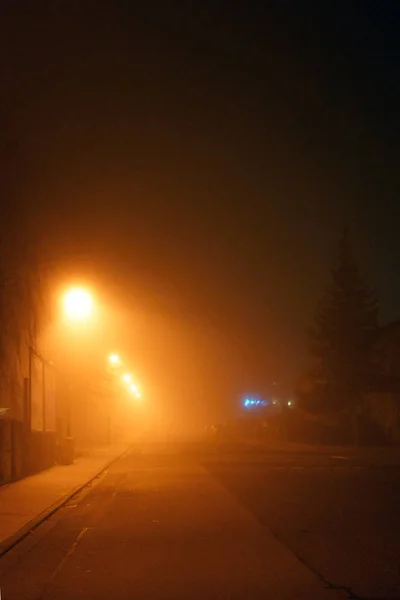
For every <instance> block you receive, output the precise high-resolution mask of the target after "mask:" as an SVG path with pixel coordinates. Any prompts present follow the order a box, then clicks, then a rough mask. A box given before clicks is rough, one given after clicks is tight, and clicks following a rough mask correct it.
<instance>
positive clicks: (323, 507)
mask: <svg viewBox="0 0 400 600" xmlns="http://www.w3.org/2000/svg"><path fill="white" fill-rule="evenodd" d="M399 500H400V468H399V467H397V466H396V465H386V464H369V463H368V461H366V462H364V463H360V461H356V460H354V459H348V458H345V457H341V456H337V457H335V456H331V455H329V454H327V455H321V456H320V455H316V454H310V455H307V454H306V453H301V454H289V453H274V452H270V451H266V450H261V449H260V448H256V447H243V446H236V445H232V444H230V445H228V444H221V445H218V444H207V443H189V442H185V443H184V442H181V443H172V442H169V443H165V442H164V443H161V442H158V443H144V444H140V445H137V446H135V447H133V449H132V451H131V452H130V453H129V454H128V455H127V456H125V457H123V458H122V459H120V460H119V461H117V462H116V463H114V464H113V465H112V466H111V467H110V468H109V470H108V471H107V472H106V473H104V474H103V475H101V476H100V477H99V478H98V479H97V480H96V481H95V482H93V484H92V485H90V486H88V487H87V488H86V489H84V490H83V491H82V492H80V493H79V494H78V495H77V496H75V497H74V498H73V499H72V500H70V501H69V502H68V503H67V504H66V505H65V507H63V508H61V509H60V510H59V511H57V512H56V513H55V514H53V515H52V517H50V518H49V519H48V520H46V521H45V522H43V524H42V525H41V526H40V527H38V528H37V529H36V530H35V531H34V532H32V534H30V535H29V536H28V537H27V538H26V539H25V540H24V541H23V542H21V543H20V544H18V545H17V546H16V547H15V548H14V549H13V550H11V551H10V552H8V553H7V554H6V555H4V556H3V557H2V558H1V559H0V588H1V598H2V600H22V599H24V600H40V599H42V600H50V599H52V600H53V599H54V600H56V599H60V600H67V599H68V600H69V599H72V598H88V599H92V598H97V599H98V598H100V599H103V598H118V599H125V598H126V599H128V598H144V599H154V600H155V599H157V600H161V599H171V600H173V599H174V600H180V599H183V598H187V599H190V598H194V599H197V598H204V597H207V596H208V597H209V598H222V599H225V598H226V599H228V598H229V599H235V600H236V599H237V600H239V599H256V600H258V599H261V598H263V599H265V598H271V599H272V598H277V599H278V598H279V599H280V600H281V599H283V600H286V599H288V600H289V599H290V600H295V599H299V600H300V599H303V598H304V600H313V599H314V598H315V599H316V600H325V599H326V600H328V599H331V600H336V599H337V598H349V597H353V598H357V597H358V598H375V599H376V598H380V599H383V598H385V599H388V598H400V575H399V557H400V522H399V519H398V508H399Z"/></svg>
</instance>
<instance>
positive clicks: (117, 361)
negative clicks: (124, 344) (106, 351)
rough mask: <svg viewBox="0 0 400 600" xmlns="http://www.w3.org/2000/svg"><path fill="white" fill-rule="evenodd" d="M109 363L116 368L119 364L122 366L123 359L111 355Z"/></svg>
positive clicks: (116, 355)
mask: <svg viewBox="0 0 400 600" xmlns="http://www.w3.org/2000/svg"><path fill="white" fill-rule="evenodd" d="M108 362H109V363H110V364H111V365H112V366H113V367H116V366H118V365H119V364H121V359H120V357H119V356H118V354H110V356H109V357H108Z"/></svg>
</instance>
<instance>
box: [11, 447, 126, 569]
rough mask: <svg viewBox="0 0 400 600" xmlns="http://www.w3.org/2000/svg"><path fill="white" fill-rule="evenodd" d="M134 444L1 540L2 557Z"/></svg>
mask: <svg viewBox="0 0 400 600" xmlns="http://www.w3.org/2000/svg"><path fill="white" fill-rule="evenodd" d="M132 447H133V444H131V445H130V446H129V447H128V448H127V449H126V450H124V451H123V452H122V453H121V454H118V456H115V457H114V458H112V459H111V460H110V461H109V462H108V463H106V464H105V465H104V466H103V467H102V468H101V469H100V470H99V471H97V472H96V473H95V474H94V475H93V476H92V477H90V479H87V480H86V481H85V482H84V483H80V484H79V485H77V486H76V487H74V488H73V489H72V490H71V491H70V492H68V493H67V494H66V495H65V496H63V497H62V498H60V499H59V500H57V501H56V502H55V503H54V504H51V505H50V506H49V507H48V508H47V509H45V510H44V511H42V512H41V513H40V514H39V515H37V516H36V517H34V518H33V519H31V520H30V521H29V522H28V523H27V524H26V525H24V526H23V527H21V529H19V530H18V531H17V532H16V533H14V534H13V535H11V536H10V537H8V538H7V539H5V540H3V541H2V542H0V558H2V557H3V556H4V555H5V554H7V553H8V552H10V550H12V549H13V548H15V546H17V545H18V544H19V543H20V542H22V541H23V540H24V539H25V538H26V537H27V536H28V535H29V534H30V533H32V532H33V531H34V530H35V529H36V528H37V527H39V525H41V524H42V523H43V522H44V521H46V520H47V519H48V518H49V517H51V516H52V515H53V514H54V513H55V512H57V511H58V510H59V509H60V508H61V507H62V506H64V505H65V504H66V503H67V502H69V500H71V498H73V497H74V496H76V494H78V493H79V492H80V491H81V490H83V489H84V488H85V487H86V486H87V485H89V484H90V483H92V482H93V481H94V480H95V479H97V478H98V477H100V475H102V473H104V471H106V470H107V469H108V468H109V467H110V466H111V465H112V464H113V463H115V462H117V460H119V459H120V458H122V457H123V456H125V454H128V452H130V450H131V448H132Z"/></svg>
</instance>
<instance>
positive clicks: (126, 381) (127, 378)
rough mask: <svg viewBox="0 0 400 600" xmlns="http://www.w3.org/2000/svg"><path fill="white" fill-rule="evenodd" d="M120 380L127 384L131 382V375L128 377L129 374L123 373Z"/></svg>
mask: <svg viewBox="0 0 400 600" xmlns="http://www.w3.org/2000/svg"><path fill="white" fill-rule="evenodd" d="M122 379H123V380H124V381H125V383H129V382H130V381H132V375H129V373H125V375H124V376H123V377H122Z"/></svg>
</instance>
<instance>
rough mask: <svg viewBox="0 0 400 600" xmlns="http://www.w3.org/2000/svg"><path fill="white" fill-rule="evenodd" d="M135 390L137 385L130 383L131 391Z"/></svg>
mask: <svg viewBox="0 0 400 600" xmlns="http://www.w3.org/2000/svg"><path fill="white" fill-rule="evenodd" d="M136 390H137V387H136V385H134V384H133V383H132V385H131V391H132V392H136Z"/></svg>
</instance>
